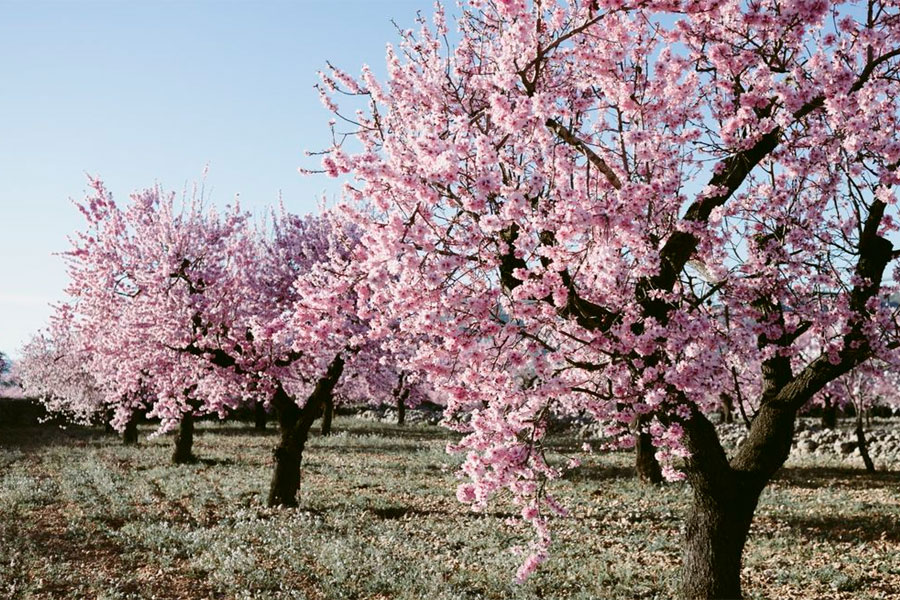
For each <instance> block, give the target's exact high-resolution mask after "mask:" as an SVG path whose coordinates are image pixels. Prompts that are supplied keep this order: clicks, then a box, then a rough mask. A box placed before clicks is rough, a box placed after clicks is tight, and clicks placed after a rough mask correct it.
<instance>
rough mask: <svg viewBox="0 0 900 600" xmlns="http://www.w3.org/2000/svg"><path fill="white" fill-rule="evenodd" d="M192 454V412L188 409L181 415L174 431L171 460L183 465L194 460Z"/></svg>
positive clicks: (195, 459)
mask: <svg viewBox="0 0 900 600" xmlns="http://www.w3.org/2000/svg"><path fill="white" fill-rule="evenodd" d="M196 461H197V457H196V456H194V412H193V410H189V411H187V412H186V413H184V414H183V415H182V416H181V422H180V423H179V424H178V431H177V432H176V433H175V450H174V451H173V452H172V462H173V463H175V464H176V465H183V464H188V463H192V462H196Z"/></svg>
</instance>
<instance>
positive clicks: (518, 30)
mask: <svg viewBox="0 0 900 600" xmlns="http://www.w3.org/2000/svg"><path fill="white" fill-rule="evenodd" d="M460 8H461V15H460V16H459V18H458V21H457V24H458V32H457V35H455V36H453V39H458V41H457V42H455V43H454V44H453V46H452V47H451V45H450V42H449V40H450V39H451V36H450V33H449V32H448V28H447V25H446V23H445V17H444V13H443V11H442V9H441V8H440V7H438V9H437V11H436V14H435V18H434V24H433V25H429V24H427V23H425V22H424V21H423V22H422V23H421V28H420V29H419V30H417V31H412V30H409V31H404V32H401V40H400V44H399V46H398V47H397V48H396V49H395V48H393V47H389V48H388V56H387V67H388V79H387V80H386V81H384V82H379V81H377V80H376V78H375V77H374V76H373V75H372V73H371V72H370V71H369V70H368V69H367V68H364V69H363V72H362V75H361V76H360V77H359V78H358V79H357V78H354V77H351V76H349V75H348V74H346V73H344V72H342V71H340V70H338V69H331V70H330V71H329V72H328V73H324V74H323V75H322V78H323V85H322V87H321V90H320V91H321V95H322V99H323V102H324V104H325V106H326V107H328V108H329V109H330V110H332V111H334V112H335V113H336V114H337V115H338V116H343V117H344V120H341V121H340V122H342V123H346V122H347V121H350V122H351V123H352V125H348V127H351V131H349V132H347V133H350V134H354V135H351V136H350V137H349V138H344V137H341V136H336V137H335V139H337V140H341V139H352V140H353V142H352V143H347V144H336V145H335V146H334V147H332V148H331V149H330V151H329V152H327V153H326V154H325V156H324V158H323V162H322V166H323V169H324V170H325V171H327V172H328V173H329V174H331V175H334V176H338V175H343V174H350V177H351V182H350V183H349V184H348V187H347V193H348V195H349V196H350V197H352V198H356V199H357V200H359V201H360V202H362V201H367V202H369V203H371V208H372V210H373V211H374V212H375V213H376V215H377V217H376V218H375V219H374V220H373V222H372V223H370V224H369V225H368V227H367V233H366V236H365V237H364V240H363V243H364V245H366V246H367V247H369V248H372V249H374V251H373V256H372V257H371V263H370V266H369V267H368V268H367V269H366V273H367V279H366V282H367V285H368V289H367V290H366V291H365V292H364V296H365V298H366V301H367V302H369V303H370V304H371V305H372V306H380V307H382V308H381V313H382V314H383V315H384V318H390V319H398V320H400V322H401V323H402V328H403V330H404V331H405V332H408V333H409V334H420V335H425V334H428V335H435V334H439V336H440V338H441V339H442V340H443V341H442V343H441V344H440V345H428V346H423V347H422V348H421V349H420V350H419V352H418V353H417V355H416V357H415V360H414V362H415V364H416V366H417V368H419V369H421V370H422V371H423V372H426V373H428V374H429V377H430V378H431V380H432V382H433V384H434V385H435V386H436V387H438V388H439V389H441V390H442V391H443V392H444V393H446V394H447V397H448V402H449V404H448V417H447V419H446V420H447V422H448V423H451V424H454V426H456V427H458V428H460V429H461V430H463V431H464V432H465V433H466V434H467V435H466V436H465V437H464V439H463V440H462V441H461V442H460V444H459V448H458V449H459V450H460V451H463V452H466V454H467V457H466V461H465V463H464V465H463V470H464V472H465V473H466V474H468V475H469V476H470V478H471V480H472V481H471V482H470V483H468V484H464V485H463V486H462V487H461V488H460V490H459V493H458V495H459V497H460V498H461V499H462V500H463V501H465V502H470V503H472V504H473V506H474V507H475V508H481V507H484V506H485V504H486V503H487V502H488V501H489V500H490V498H491V497H492V496H493V495H494V494H496V493H498V492H500V491H502V490H508V491H510V492H512V494H513V496H514V498H516V499H517V501H518V502H520V503H521V504H522V515H523V517H524V518H525V519H526V520H527V521H529V522H531V523H532V524H533V525H534V526H535V528H536V531H537V536H536V540H535V542H534V543H533V546H532V552H531V554H530V555H529V557H528V559H527V560H526V562H525V564H524V565H523V567H522V569H521V571H520V573H519V574H520V576H525V575H527V573H528V572H530V571H531V570H532V569H533V568H535V567H536V566H537V564H538V563H539V562H540V561H541V560H543V559H544V558H545V557H546V555H547V545H548V543H549V533H548V528H547V525H548V519H549V517H550V516H551V515H552V514H554V513H559V512H564V507H561V506H559V504H558V503H557V502H556V501H555V500H554V499H553V498H552V496H550V495H549V492H548V489H549V488H548V486H547V485H546V483H547V481H548V480H549V479H553V478H554V477H557V476H558V475H559V473H560V469H559V467H558V466H555V465H552V464H550V463H549V462H548V460H547V459H546V456H545V453H544V446H543V439H544V435H545V433H546V430H547V421H548V418H549V416H550V415H552V414H554V413H563V414H564V413H586V414H590V415H592V416H593V417H594V418H596V419H597V420H599V421H602V422H604V423H607V424H609V427H608V429H609V432H610V433H611V434H613V435H619V436H620V439H621V440H622V443H623V444H633V443H634V429H633V428H634V427H636V428H637V430H638V432H642V433H645V434H646V435H647V436H649V438H650V440H651V441H652V443H653V444H654V445H655V446H656V448H657V453H656V454H657V457H659V458H660V459H661V462H662V465H663V474H664V475H665V476H667V477H668V478H670V479H677V478H679V477H684V476H686V477H687V480H688V482H689V483H690V484H691V486H692V489H693V504H692V507H691V509H690V513H689V515H688V517H687V522H686V527H685V539H684V545H683V547H684V556H683V571H682V592H683V594H684V596H685V597H689V598H736V597H740V595H741V587H740V570H741V569H740V565H741V555H742V551H743V547H744V543H745V541H746V539H747V533H748V530H749V527H750V523H751V521H752V518H753V514H754V511H755V509H756V505H757V501H758V499H759V496H760V493H761V492H762V490H763V489H764V488H765V487H766V485H767V483H768V481H769V480H770V479H771V477H772V476H773V474H774V473H775V472H776V471H777V470H778V469H779V468H780V467H781V465H782V464H783V463H784V461H785V460H786V458H787V456H788V453H789V451H790V447H791V439H792V436H793V429H794V422H795V419H796V416H797V413H798V411H799V410H800V409H801V407H803V406H804V405H805V404H806V403H807V402H808V401H809V400H810V398H812V397H813V396H814V395H815V394H816V393H817V392H819V391H820V390H822V389H823V387H824V386H826V385H827V384H828V383H829V382H831V381H833V380H835V379H837V378H838V377H840V376H841V375H844V374H846V373H848V372H850V371H852V370H853V369H854V368H856V367H858V366H859V365H860V364H862V363H864V362H865V361H867V360H869V359H871V358H873V357H882V358H886V357H889V356H890V355H891V354H892V353H893V351H894V349H895V347H896V344H897V338H896V329H895V320H894V318H893V317H894V315H893V309H891V308H890V306H889V305H888V304H887V303H885V302H883V299H884V298H885V297H886V296H887V294H888V293H890V292H891V291H892V290H893V289H894V288H893V284H892V283H891V282H892V280H893V279H894V276H893V274H892V272H891V271H890V270H888V265H889V264H890V263H891V262H892V261H893V260H894V259H895V258H896V256H897V255H896V253H895V251H894V249H893V245H892V243H891V242H890V241H889V239H888V237H889V236H890V235H891V233H892V232H894V231H895V230H896V214H895V213H896V201H895V196H894V192H893V190H892V186H893V185H894V184H896V182H897V180H898V175H897V165H898V161H900V140H898V131H897V118H898V111H897V104H896V101H895V99H896V98H897V97H898V94H900V81H898V77H900V62H898V58H900V10H898V6H897V4H896V3H895V2H888V1H885V2H879V1H875V0H871V1H869V2H866V3H863V4H855V3H840V2H829V1H826V0H814V1H813V0H788V1H783V0H782V1H777V2H776V1H774V0H772V1H769V0H760V1H751V2H746V1H737V0H717V1H715V2H711V1H710V2H707V1H700V2H696V1H692V2H681V1H678V0H665V1H653V0H646V1H640V0H637V1H633V2H627V1H622V0H601V1H596V0H583V1H579V0H574V1H571V2H559V1H554V0H543V1H537V0H536V1H533V2H528V1H526V0H497V1H490V0H470V1H467V2H463V3H462V4H461V7H460ZM346 96H351V97H352V98H350V103H351V105H353V106H354V107H355V106H356V105H358V104H359V102H360V100H362V102H363V104H364V105H365V106H364V108H363V109H360V110H357V112H356V114H355V115H353V116H348V115H345V114H344V113H343V112H342V108H341V103H342V102H345V101H346ZM335 122H338V119H335ZM338 133H342V132H338ZM804 336H807V337H812V338H814V339H815V340H816V343H817V344H818V347H819V348H820V351H819V352H818V353H817V354H816V355H815V356H812V357H810V358H808V359H805V360H802V361H797V360H793V359H795V358H796V357H798V356H799V355H800V354H801V348H802V347H804V346H806V345H807V342H798V340H799V339H800V338H802V337H804ZM735 365H738V366H740V365H746V367H745V368H752V366H753V365H756V366H757V368H758V372H759V381H760V382H761V383H760V385H759V387H758V392H757V398H756V400H755V404H756V405H757V406H758V410H757V412H756V416H755V418H754V419H753V421H752V425H751V428H750V431H749V434H748V437H747V439H746V441H745V442H744V443H743V444H742V445H741V446H740V447H739V448H738V449H737V450H736V451H735V453H734V454H733V455H732V456H727V455H726V452H725V450H724V449H723V447H722V445H721V443H720V441H719V439H718V438H717V435H716V431H715V429H714V427H713V426H712V423H711V422H710V420H708V419H707V417H706V416H705V415H706V414H707V413H709V412H711V411H713V410H716V409H717V408H718V404H719V398H720V397H721V394H722V393H723V392H727V390H728V389H729V387H728V382H729V381H731V380H732V379H733V373H732V370H731V369H732V367H734V366H735ZM681 459H683V470H682V469H680V468H679V465H680V464H681V463H680V462H679V461H680V460H681Z"/></svg>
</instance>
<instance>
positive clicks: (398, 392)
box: [393, 371, 409, 425]
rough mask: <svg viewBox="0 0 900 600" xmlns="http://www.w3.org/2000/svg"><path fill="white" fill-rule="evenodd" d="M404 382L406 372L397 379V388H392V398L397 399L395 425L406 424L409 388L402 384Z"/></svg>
mask: <svg viewBox="0 0 900 600" xmlns="http://www.w3.org/2000/svg"><path fill="white" fill-rule="evenodd" d="M405 381H406V372H405V371H403V372H401V373H400V377H399V378H398V379H397V387H395V388H394V391H393V394H394V398H396V399H397V425H403V424H404V423H406V399H407V398H409V388H407V387H405V386H404V385H403V384H404V382H405Z"/></svg>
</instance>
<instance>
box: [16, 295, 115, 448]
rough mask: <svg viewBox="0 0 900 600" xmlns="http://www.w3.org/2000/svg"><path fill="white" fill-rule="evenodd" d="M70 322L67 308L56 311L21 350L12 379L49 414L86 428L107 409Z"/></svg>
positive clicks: (62, 307) (88, 361) (64, 306)
mask: <svg viewBox="0 0 900 600" xmlns="http://www.w3.org/2000/svg"><path fill="white" fill-rule="evenodd" d="M71 318H72V313H71V310H70V307H68V306H67V305H62V306H61V307H59V308H58V310H57V312H56V315H55V318H54V319H53V320H52V321H51V324H50V326H49V327H48V328H47V330H45V331H42V332H39V333H37V334H36V335H34V336H33V337H32V338H31V339H30V340H29V341H28V343H26V344H25V346H24V347H23V348H22V359H21V360H20V361H19V362H18V363H17V365H16V375H17V377H18V378H19V379H20V382H21V385H22V388H23V391H24V393H25V395H26V396H29V397H33V398H37V399H38V400H39V401H40V402H41V404H42V405H43V406H44V408H45V409H46V411H47V412H48V413H49V414H51V415H60V416H62V417H64V418H65V419H66V420H68V421H71V422H74V423H79V424H83V425H89V424H91V423H94V422H96V421H97V420H98V418H102V417H103V415H104V414H105V412H106V408H107V407H106V404H105V403H104V397H103V394H102V392H101V389H100V384H99V383H98V382H97V380H96V378H95V377H94V376H93V375H92V374H91V370H90V356H89V355H88V354H87V353H86V352H84V350H83V347H82V345H81V343H80V340H79V339H78V337H77V333H76V332H75V331H74V330H73V327H72V322H71ZM126 441H128V442H130V441H131V439H128V440H126Z"/></svg>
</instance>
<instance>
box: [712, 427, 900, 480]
mask: <svg viewBox="0 0 900 600" xmlns="http://www.w3.org/2000/svg"><path fill="white" fill-rule="evenodd" d="M854 424H855V423H854V421H853V420H852V419H847V420H843V421H840V422H839V423H838V426H837V427H836V428H834V429H826V428H823V427H822V426H821V424H820V423H819V421H818V419H805V418H804V419H800V420H799V421H798V423H797V430H796V431H795V433H794V444H793V446H792V447H791V456H792V457H795V458H804V457H818V458H825V459H832V460H836V461H841V462H845V463H847V465H848V466H862V464H863V460H862V456H861V454H860V452H859V447H858V444H857V440H856V432H855V430H854ZM716 429H717V430H718V432H719V437H720V439H721V440H722V443H723V444H724V445H725V447H726V448H727V449H728V450H731V449H733V448H734V447H736V446H737V445H738V444H740V443H741V442H742V441H744V438H745V437H746V435H747V428H746V426H745V425H744V424H743V423H732V424H720V425H717V426H716ZM865 434H866V442H867V445H868V450H869V456H870V457H871V458H872V462H873V463H875V468H876V469H879V470H882V469H883V470H900V419H897V418H892V419H873V420H872V421H871V424H868V425H867V426H866V428H865Z"/></svg>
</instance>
